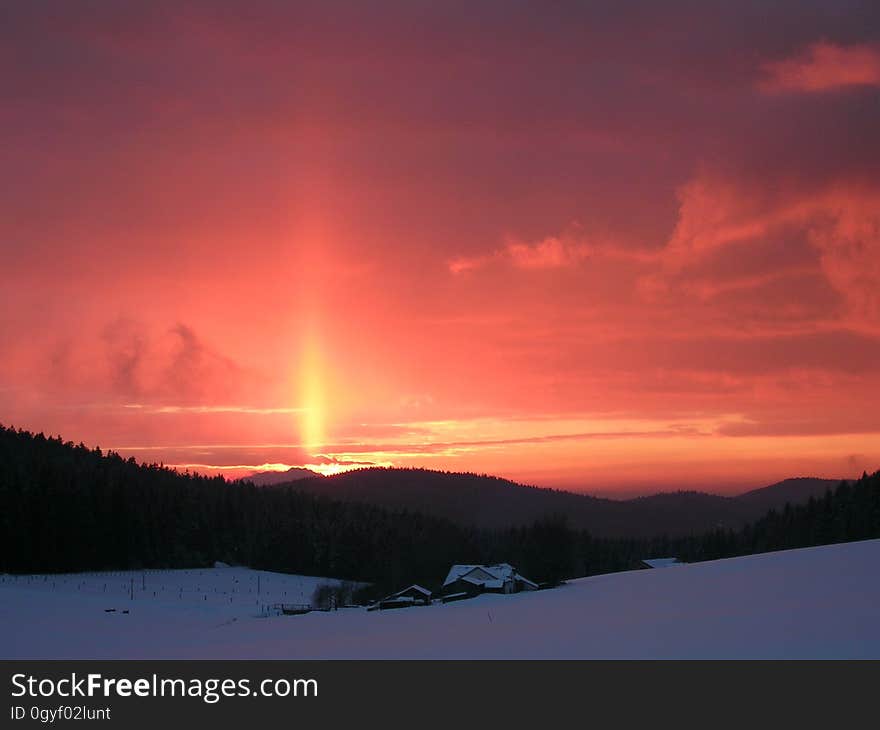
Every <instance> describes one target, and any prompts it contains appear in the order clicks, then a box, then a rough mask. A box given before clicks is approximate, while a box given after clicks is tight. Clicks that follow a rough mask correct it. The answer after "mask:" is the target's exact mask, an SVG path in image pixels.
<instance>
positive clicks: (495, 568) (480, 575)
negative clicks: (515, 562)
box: [443, 563, 538, 588]
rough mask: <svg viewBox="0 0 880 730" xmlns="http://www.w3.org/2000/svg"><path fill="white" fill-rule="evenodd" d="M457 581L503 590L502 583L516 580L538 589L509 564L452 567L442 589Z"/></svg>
mask: <svg viewBox="0 0 880 730" xmlns="http://www.w3.org/2000/svg"><path fill="white" fill-rule="evenodd" d="M459 579H461V580H464V581H465V582H467V583H471V584H472V585H476V586H483V587H485V588H503V587H504V583H505V582H506V581H508V580H518V581H522V582H523V583H527V584H528V585H530V586H534V587H535V588H537V587H538V586H537V584H536V583H533V582H532V581H530V580H529V579H528V578H526V577H524V576H522V575H520V574H519V573H517V572H516V568H514V567H513V566H512V565H510V564H509V563H498V564H497V565H453V566H452V567H451V568H450V569H449V573H448V574H447V576H446V580H445V581H443V585H444V587H445V586H448V585H449V584H450V583H455V581H457V580H459Z"/></svg>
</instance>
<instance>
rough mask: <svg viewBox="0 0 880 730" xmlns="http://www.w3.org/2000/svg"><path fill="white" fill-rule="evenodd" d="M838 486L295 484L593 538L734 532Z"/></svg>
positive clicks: (457, 477) (429, 480) (423, 480)
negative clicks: (625, 493) (552, 522)
mask: <svg viewBox="0 0 880 730" xmlns="http://www.w3.org/2000/svg"><path fill="white" fill-rule="evenodd" d="M837 484H838V481H836V480H823V479H789V480H786V481H784V482H780V483H778V484H774V485H771V486H769V487H765V488H763V489H757V490H754V491H751V492H747V493H746V494H743V495H740V496H737V497H722V496H719V495H714V494H705V493H702V492H672V493H662V494H656V495H652V496H649V497H639V498H636V499H629V500H613V499H604V498H598V497H591V496H587V495H583V494H575V493H573V492H565V491H560V490H556V489H542V488H538V487H529V486H524V485H522V484H517V483H516V482H512V481H509V480H506V479H500V478H498V477H491V476H485V475H476V474H456V473H449V472H439V471H429V470H426V469H381V468H375V469H361V470H357V471H351V472H346V473H343V474H337V475H334V476H330V477H321V478H318V479H300V480H298V481H296V482H295V486H296V487H297V488H298V489H301V490H303V491H305V492H309V493H312V494H317V495H322V496H326V497H331V498H333V499H338V500H342V501H346V502H362V503H367V504H373V505H378V506H381V507H386V508H389V509H394V510H407V511H411V512H421V513H423V514H429V515H434V516H437V517H443V518H446V519H449V520H452V521H453V522H456V523H458V524H462V525H468V526H474V527H484V528H505V527H513V526H519V525H527V524H531V523H533V522H534V521H535V520H538V519H540V518H542V517H547V516H551V515H565V517H566V518H567V519H568V522H569V524H570V525H571V526H572V527H576V528H579V529H586V530H589V531H590V532H591V533H593V534H594V535H595V536H597V537H650V536H655V535H661V534H665V535H668V536H670V537H675V536H681V535H688V534H692V533H693V534H695V533H699V532H703V531H705V530H708V529H713V528H719V527H720V528H729V529H739V528H740V527H742V526H743V525H745V524H746V523H747V522H750V521H752V520H755V519H757V518H759V517H761V516H763V515H764V514H765V513H766V512H767V510H768V509H770V508H782V507H783V506H784V505H785V503H786V502H791V503H793V504H797V503H801V502H806V501H807V500H808V499H809V498H810V496H813V495H816V494H821V493H824V491H825V490H826V489H827V488H833V487H834V486H836V485H837Z"/></svg>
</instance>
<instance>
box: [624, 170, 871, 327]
mask: <svg viewBox="0 0 880 730" xmlns="http://www.w3.org/2000/svg"><path fill="white" fill-rule="evenodd" d="M678 195H679V203H680V205H679V217H678V221H677V223H676V226H675V229H674V231H673V233H672V235H671V237H670V238H669V240H668V242H667V244H666V246H665V248H664V249H663V251H662V253H661V255H660V261H661V264H662V265H661V267H659V268H658V270H656V271H653V272H650V273H648V274H646V275H645V276H644V277H643V278H642V279H641V280H640V282H639V288H640V291H641V294H642V295H643V296H644V297H645V298H646V299H648V300H653V301H660V300H662V299H663V298H665V297H668V296H669V295H670V293H671V292H672V291H673V290H676V289H677V290H679V291H690V292H691V293H696V294H697V295H699V296H700V297H701V298H709V297H711V296H714V295H716V294H719V293H723V292H726V291H737V290H743V289H750V288H757V287H760V286H766V285H774V283H775V282H778V281H780V280H781V279H784V278H786V277H800V278H802V279H803V280H804V281H805V282H806V283H807V284H809V275H810V274H811V272H815V273H818V274H820V275H821V276H822V277H824V279H825V280H826V281H827V282H828V283H829V284H830V285H831V287H833V289H834V290H835V291H837V292H838V294H839V295H840V297H842V299H843V301H844V302H845V304H846V306H845V311H844V312H842V313H840V312H831V311H827V312H826V313H825V314H826V315H827V316H837V315H841V314H842V316H843V317H844V319H845V321H846V323H847V324H850V325H853V326H867V327H870V328H876V327H877V326H880V292H878V287H877V286H876V282H877V281H878V280H880V189H878V188H877V187H875V186H873V185H870V184H866V183H863V182H859V181H851V182H848V181H831V182H828V183H824V184H818V185H816V186H815V187H814V188H813V189H809V188H803V189H800V188H798V187H796V186H794V185H787V184H786V182H785V181H784V180H782V179H773V180H763V181H761V180H754V179H749V178H748V177H745V178H743V179H733V178H726V177H724V176H716V175H712V174H705V173H703V174H699V175H698V176H697V177H696V178H694V179H693V180H691V181H690V182H688V183H687V184H686V185H684V186H683V187H682V188H681V189H680V190H679V194H678ZM804 249H806V251H805V250H804ZM727 251H732V252H734V253H733V254H732V255H731V256H727V257H726V258H724V256H725V252H727ZM810 251H812V256H813V258H815V264H813V263H812V262H811V257H810V254H809V252H810ZM768 256H772V258H768ZM713 259H714V260H716V261H722V262H723V263H724V265H723V266H718V265H716V266H715V267H714V270H713V267H712V266H710V265H709V263H710V262H711V261H712V260H713ZM737 259H739V260H742V261H750V260H751V261H753V262H757V263H758V264H760V268H759V269H758V270H757V271H756V272H749V271H748V270H743V268H742V267H741V266H740V265H738V264H737V263H736V261H737ZM768 263H772V264H773V265H772V267H770V266H768V265H767V264H768ZM737 271H739V273H738V275H737V273H736V272H737ZM731 272H733V273H731ZM812 286H813V295H815V294H816V292H817V291H818V288H817V287H816V285H815V284H813V285H812ZM805 293H809V292H805ZM817 301H821V302H822V303H823V304H824V303H825V301H826V300H817ZM826 318H827V317H826Z"/></svg>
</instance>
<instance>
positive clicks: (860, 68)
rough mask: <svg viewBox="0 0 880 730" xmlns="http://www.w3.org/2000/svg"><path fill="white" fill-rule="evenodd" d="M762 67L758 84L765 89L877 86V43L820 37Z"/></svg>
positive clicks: (879, 77) (879, 78) (879, 50)
mask: <svg viewBox="0 0 880 730" xmlns="http://www.w3.org/2000/svg"><path fill="white" fill-rule="evenodd" d="M762 70H763V71H764V74H765V76H764V78H763V79H762V80H761V81H760V82H759V88H760V89H761V90H762V91H765V92H768V93H778V92H785V91H807V92H821V91H829V90H831V89H838V88H842V87H847V86H880V46H878V45H872V44H856V45H850V46H844V45H837V44H834V43H829V42H827V41H819V42H818V43H813V44H812V45H810V46H809V47H807V48H806V49H805V50H804V51H802V52H801V53H799V54H798V55H796V56H793V57H791V58H786V59H782V60H780V61H770V62H768V63H765V64H764V65H763V67H762Z"/></svg>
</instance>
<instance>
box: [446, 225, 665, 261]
mask: <svg viewBox="0 0 880 730" xmlns="http://www.w3.org/2000/svg"><path fill="white" fill-rule="evenodd" d="M652 257H653V255H652V254H651V253H650V252H648V251H645V250H639V249H632V250H629V249H626V248H623V247H621V246H619V245H617V244H615V243H614V242H612V241H609V240H607V239H603V238H601V237H598V236H594V235H588V234H587V233H586V232H585V231H584V230H583V227H582V226H580V225H579V224H577V223H573V224H571V225H569V226H568V227H567V228H566V229H565V230H564V231H563V232H562V233H560V234H559V235H554V236H547V237H545V238H542V239H540V240H538V241H534V242H528V241H523V240H521V239H519V238H514V237H511V238H508V240H507V241H506V242H505V244H504V246H502V247H501V248H498V249H496V250H495V251H493V252H491V253H489V254H484V255H479V256H471V257H467V256H463V257H458V258H455V259H452V260H451V261H450V262H449V263H448V268H449V271H451V272H452V273H453V274H461V273H464V272H467V271H474V270H476V269H481V268H484V267H488V266H491V265H493V264H494V265H504V266H509V267H512V268H514V269H520V270H525V271H539V270H552V269H565V268H573V267H576V266H579V265H580V264H581V263H583V262H584V261H586V260H587V259H589V258H605V259H608V258H612V259H629V260H632V261H644V260H650V259H651V258H652Z"/></svg>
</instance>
